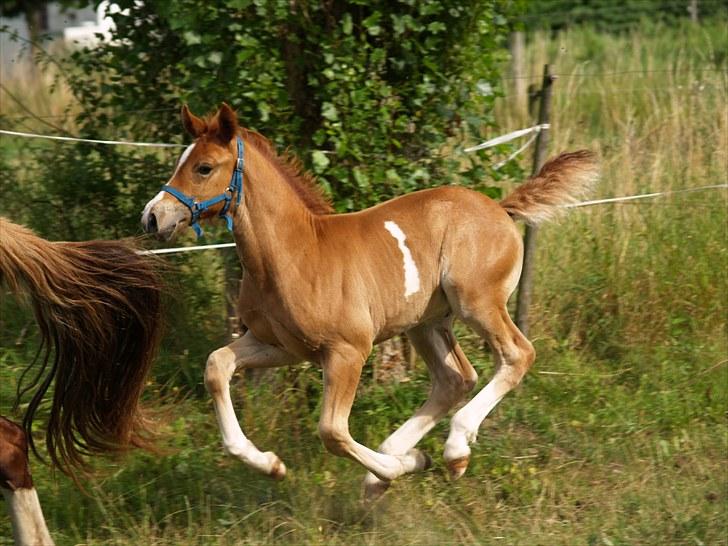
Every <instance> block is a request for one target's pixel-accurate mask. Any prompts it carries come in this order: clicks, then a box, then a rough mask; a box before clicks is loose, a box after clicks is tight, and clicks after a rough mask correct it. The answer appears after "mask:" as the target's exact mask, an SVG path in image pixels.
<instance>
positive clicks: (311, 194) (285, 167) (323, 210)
mask: <svg viewBox="0 0 728 546" xmlns="http://www.w3.org/2000/svg"><path fill="white" fill-rule="evenodd" d="M240 131H241V132H242V136H243V138H244V139H245V141H246V142H250V143H251V144H252V145H253V146H254V147H255V148H256V149H257V150H258V151H259V152H261V153H262V154H263V156H265V157H266V159H269V160H270V162H271V163H272V164H273V165H274V166H275V167H276V169H277V170H278V172H279V173H280V174H281V176H282V177H283V179H284V180H285V181H286V182H287V183H288V185H289V186H291V188H293V191H295V192H296V195H298V197H299V198H300V199H301V201H303V204H304V205H306V208H308V210H310V211H311V212H312V213H314V214H331V213H333V212H334V208H333V207H332V206H331V203H330V202H329V200H328V199H327V198H326V197H325V196H324V193H323V190H322V189H321V187H320V186H319V185H318V184H317V183H316V179H315V178H314V177H313V175H312V174H311V173H309V172H307V171H306V170H305V169H304V168H303V164H302V163H301V160H300V159H298V158H297V157H296V156H294V155H293V154H292V153H290V152H288V151H286V152H283V153H282V154H278V153H277V152H276V150H275V148H274V147H273V144H271V142H270V141H269V140H268V139H267V138H265V137H264V136H263V135H261V134H260V133H257V132H255V131H252V130H250V129H245V128H242V127H241V129H240Z"/></svg>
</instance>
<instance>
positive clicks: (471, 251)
mask: <svg viewBox="0 0 728 546" xmlns="http://www.w3.org/2000/svg"><path fill="white" fill-rule="evenodd" d="M319 221H320V232H321V252H322V253H324V262H325V263H327V264H329V267H330V268H327V269H328V271H327V273H326V274H328V275H331V281H332V283H340V286H341V289H340V290H337V289H336V287H335V286H333V285H332V287H331V293H332V296H333V297H334V298H337V297H340V298H341V306H342V308H346V310H345V311H344V314H345V315H346V316H348V320H353V321H355V322H359V323H361V325H362V327H364V328H368V329H370V330H371V332H372V335H373V337H374V338H375V340H376V341H380V340H382V339H386V338H387V337H389V336H391V335H394V334H396V333H398V332H401V331H404V330H407V329H409V328H411V327H413V326H415V325H416V324H419V323H421V322H425V321H428V320H434V319H436V318H438V317H442V316H444V315H446V314H448V313H450V311H451V309H452V307H453V304H455V305H456V306H459V304H457V302H456V301H455V300H453V298H457V301H459V299H460V298H461V297H465V296H467V295H468V293H469V292H472V291H476V292H482V291H490V292H492V293H494V294H505V293H506V292H508V294H510V291H509V290H512V286H511V284H512V283H511V282H510V281H511V280H512V279H517V277H518V274H519V272H520V262H521V255H522V244H521V238H520V235H519V232H518V229H517V227H516V225H515V223H514V222H513V221H512V220H511V218H510V217H509V216H508V214H507V213H506V211H505V210H504V209H503V208H502V207H501V206H500V205H499V204H498V203H496V202H495V201H493V200H492V199H490V198H488V197H486V196H484V195H482V194H480V193H477V192H475V191H472V190H468V189H465V188H462V187H457V186H446V187H441V188H435V189H429V190H423V191H419V192H414V193H410V194H407V195H404V196H402V197H398V198H395V199H392V200H390V201H387V202H385V203H382V204H380V205H377V206H374V207H372V208H369V209H366V210H363V211H360V212H356V213H351V214H342V215H333V216H325V217H320V219H319ZM505 297H506V298H507V295H506V296H505ZM335 320H336V321H337V322H338V318H337V319H335Z"/></svg>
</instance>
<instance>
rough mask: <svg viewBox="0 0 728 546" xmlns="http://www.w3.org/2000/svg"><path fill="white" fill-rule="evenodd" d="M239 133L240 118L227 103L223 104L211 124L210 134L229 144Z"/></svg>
mask: <svg viewBox="0 0 728 546" xmlns="http://www.w3.org/2000/svg"><path fill="white" fill-rule="evenodd" d="M237 132H238V116H237V114H236V113H235V110H233V109H232V108H230V106H228V105H227V103H224V102H223V103H222V106H220V110H218V111H217V114H215V117H214V118H212V121H211V122H210V134H213V135H215V136H216V137H217V138H218V139H219V140H220V141H221V142H223V143H224V144H227V143H228V142H230V141H231V140H232V139H233V137H234V136H235V135H236V134H237Z"/></svg>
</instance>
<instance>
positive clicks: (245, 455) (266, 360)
mask: <svg viewBox="0 0 728 546" xmlns="http://www.w3.org/2000/svg"><path fill="white" fill-rule="evenodd" d="M298 361H299V359H298V358H296V357H294V356H292V355H290V354H289V353H287V352H285V351H283V350H281V349H278V348H276V347H272V346H270V345H265V344H263V343H261V342H259V341H258V340H257V339H256V338H255V336H253V334H252V333H251V332H250V331H248V332H246V333H245V335H244V336H243V337H241V338H240V339H237V340H235V341H234V342H232V343H231V344H230V345H226V346H225V347H222V348H220V349H217V350H216V351H214V352H213V353H212V354H210V356H209V357H208V359H207V366H206V367H205V386H206V387H207V390H208V391H209V392H210V394H211V395H212V400H213V403H214V406H215V414H216V415H217V422H218V425H219V426H220V431H221V432H222V441H223V445H224V446H225V451H227V452H228V453H230V454H231V455H233V456H235V457H237V458H238V459H240V460H241V461H243V462H244V463H245V464H247V465H249V466H251V467H253V468H255V469H256V470H257V471H258V472H262V473H263V474H267V475H269V476H271V477H273V478H276V479H281V478H283V477H284V476H285V475H286V466H285V465H284V464H283V461H281V460H280V459H279V458H278V456H277V455H276V454H275V453H273V452H272V451H267V452H265V453H262V452H261V451H260V450H258V448H257V447H255V445H253V442H251V441H250V440H248V439H247V438H246V437H245V434H243V430H242V429H241V428H240V423H239V422H238V419H237V417H236V416H235V410H234V409H233V402H232V400H231V398H230V379H231V378H232V376H233V373H235V370H236V369H237V368H272V367H276V366H286V365H291V364H295V363H297V362H298Z"/></svg>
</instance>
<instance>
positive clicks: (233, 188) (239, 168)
mask: <svg viewBox="0 0 728 546" xmlns="http://www.w3.org/2000/svg"><path fill="white" fill-rule="evenodd" d="M237 142H238V158H237V160H236V161H235V169H234V170H233V176H232V178H231V179H230V185H229V186H228V187H227V189H226V190H225V191H224V192H223V193H221V194H220V195H216V196H215V197H211V198H210V199H207V200H206V201H196V200H195V198H194V197H190V196H189V195H185V194H184V193H182V192H181V191H179V190H178V189H177V188H173V187H171V186H169V185H167V184H165V185H164V186H162V191H165V192H167V193H168V194H170V195H172V196H173V197H176V198H177V200H178V201H179V202H180V203H182V204H183V205H185V206H186V207H187V208H188V209H190V214H191V215H192V218H191V219H190V227H191V228H192V229H194V230H195V233H196V234H197V237H202V233H203V232H202V228H201V227H200V224H199V221H200V216H201V215H202V213H203V212H205V211H206V210H207V209H209V208H210V207H212V206H213V205H217V204H218V203H219V202H221V201H225V204H224V205H223V206H222V209H220V214H219V216H220V218H225V222H226V223H227V228H228V231H232V230H233V217H232V216H231V215H229V214H228V212H229V210H230V203H231V201H232V200H233V195H236V197H235V206H237V205H239V204H240V198H241V197H242V195H243V169H244V167H245V160H244V157H245V154H244V152H245V145H244V144H243V139H242V138H240V137H237Z"/></svg>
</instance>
